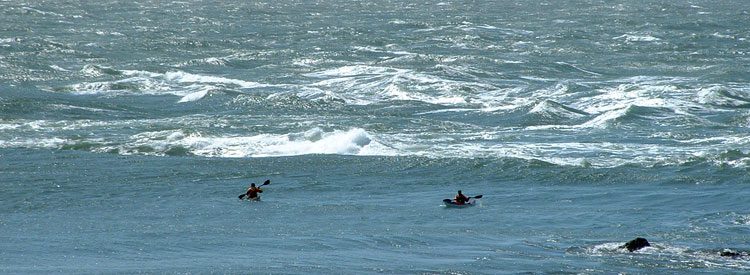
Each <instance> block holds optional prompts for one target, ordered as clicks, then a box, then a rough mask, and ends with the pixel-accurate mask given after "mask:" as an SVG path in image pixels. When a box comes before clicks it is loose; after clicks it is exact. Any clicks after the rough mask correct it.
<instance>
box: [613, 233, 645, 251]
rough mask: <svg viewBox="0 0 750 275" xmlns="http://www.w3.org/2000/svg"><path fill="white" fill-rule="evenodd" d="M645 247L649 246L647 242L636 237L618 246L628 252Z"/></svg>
mask: <svg viewBox="0 0 750 275" xmlns="http://www.w3.org/2000/svg"><path fill="white" fill-rule="evenodd" d="M647 246H651V244H650V243H648V240H646V239H644V238H640V237H638V238H635V239H633V240H631V241H629V242H627V243H625V244H624V245H622V246H620V248H626V249H628V251H630V252H633V251H636V250H639V249H641V248H644V247H647Z"/></svg>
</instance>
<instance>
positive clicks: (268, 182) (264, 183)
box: [261, 180, 271, 186]
mask: <svg viewBox="0 0 750 275" xmlns="http://www.w3.org/2000/svg"><path fill="white" fill-rule="evenodd" d="M269 184H271V180H266V181H264V182H263V184H261V186H263V185H269Z"/></svg>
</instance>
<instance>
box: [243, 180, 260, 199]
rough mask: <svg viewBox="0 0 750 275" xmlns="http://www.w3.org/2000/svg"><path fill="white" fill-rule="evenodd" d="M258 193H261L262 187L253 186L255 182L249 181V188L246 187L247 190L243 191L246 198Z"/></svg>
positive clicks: (255, 195) (252, 197) (254, 196)
mask: <svg viewBox="0 0 750 275" xmlns="http://www.w3.org/2000/svg"><path fill="white" fill-rule="evenodd" d="M258 193H263V189H260V187H257V186H255V183H251V184H250V188H247V192H245V196H247V199H249V200H253V199H257V198H258Z"/></svg>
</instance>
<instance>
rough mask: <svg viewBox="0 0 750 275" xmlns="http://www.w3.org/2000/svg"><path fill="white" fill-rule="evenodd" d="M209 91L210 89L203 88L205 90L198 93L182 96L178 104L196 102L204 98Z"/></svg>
mask: <svg viewBox="0 0 750 275" xmlns="http://www.w3.org/2000/svg"><path fill="white" fill-rule="evenodd" d="M210 90H211V89H210V88H205V89H202V90H200V91H197V92H193V93H190V94H187V95H185V96H183V97H182V98H181V99H180V101H178V102H179V103H184V102H191V101H197V100H199V99H201V98H203V97H205V96H206V95H207V94H208V92H209V91H210Z"/></svg>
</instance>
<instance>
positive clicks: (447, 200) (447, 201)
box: [443, 199, 451, 203]
mask: <svg viewBox="0 0 750 275" xmlns="http://www.w3.org/2000/svg"><path fill="white" fill-rule="evenodd" d="M443 202H446V203H450V202H451V199H444V200H443Z"/></svg>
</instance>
